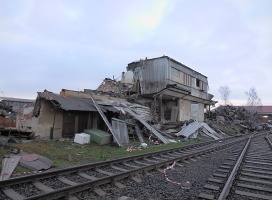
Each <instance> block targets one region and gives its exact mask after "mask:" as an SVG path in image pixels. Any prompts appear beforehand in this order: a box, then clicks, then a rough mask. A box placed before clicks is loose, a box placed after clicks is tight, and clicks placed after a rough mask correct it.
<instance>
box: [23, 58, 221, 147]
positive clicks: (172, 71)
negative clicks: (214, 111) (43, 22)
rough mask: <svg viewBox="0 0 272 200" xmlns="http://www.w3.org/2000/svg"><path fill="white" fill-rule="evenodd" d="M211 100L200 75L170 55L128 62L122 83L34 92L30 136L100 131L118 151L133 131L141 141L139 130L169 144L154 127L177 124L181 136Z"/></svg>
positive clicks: (52, 136)
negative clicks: (74, 89) (77, 89)
mask: <svg viewBox="0 0 272 200" xmlns="http://www.w3.org/2000/svg"><path fill="white" fill-rule="evenodd" d="M212 98H213V95H211V94H209V93H208V78H207V77H206V76H204V75H202V74H201V73H199V72H197V71H195V70H193V69H191V68H189V67H187V66H185V65H183V64H182V63H180V62H178V61H176V60H174V59H172V58H170V57H168V56H162V57H159V58H153V59H145V60H140V61H135V62H132V63H129V64H128V66H127V72H123V73H122V80H121V81H117V80H112V79H110V78H106V79H104V81H103V83H102V84H101V85H100V86H99V87H98V88H97V89H96V90H90V89H85V90H84V91H72V90H66V89H63V90H62V91H61V92H60V94H56V93H52V92H49V91H46V90H45V91H44V92H38V96H37V99H36V102H35V106H34V109H33V111H32V115H33V116H34V117H35V118H36V119H35V121H34V124H33V125H32V131H33V132H34V133H35V134H36V135H38V136H40V137H41V138H61V137H63V138H66V137H70V138H72V137H74V136H75V134H76V133H81V132H84V131H85V130H87V129H99V130H103V131H105V132H111V134H112V136H113V140H114V141H116V142H117V143H118V144H119V146H121V145H122V143H128V141H129V140H128V137H129V132H130V131H129V130H127V127H130V126H132V127H133V128H134V129H135V132H136V133H137V137H138V138H139V139H140V138H141V134H142V133H141V130H140V129H139V128H140V127H141V128H142V129H143V128H144V130H147V131H148V132H149V133H150V134H152V135H153V136H154V137H156V138H157V139H158V140H160V141H161V142H163V143H168V142H169V140H168V139H167V138H169V137H168V136H169V135H167V133H166V132H163V131H162V130H161V128H156V125H163V124H165V123H167V122H172V123H176V125H177V126H179V128H178V129H179V130H176V132H179V131H180V129H181V126H182V125H183V123H181V122H186V121H189V120H193V121H197V122H200V123H201V122H204V108H206V107H209V106H211V105H214V104H215V103H216V101H213V100H212ZM21 116H23V115H21ZM25 116H27V115H25ZM18 122H20V121H18ZM21 122H23V119H22V120H21ZM24 122H25V121H24ZM32 123H33V122H32ZM124 125H125V126H124ZM139 125H140V126H139ZM160 127H162V126H160ZM165 127H166V126H164V128H165ZM139 130H140V131H139ZM121 132H122V133H121ZM123 132H125V135H126V137H123V138H122V136H123V134H124V133H123ZM165 136H167V137H165Z"/></svg>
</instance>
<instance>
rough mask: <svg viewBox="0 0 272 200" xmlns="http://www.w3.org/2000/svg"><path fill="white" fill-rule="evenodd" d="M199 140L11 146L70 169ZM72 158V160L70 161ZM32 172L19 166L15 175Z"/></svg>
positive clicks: (59, 142) (57, 166)
mask: <svg viewBox="0 0 272 200" xmlns="http://www.w3.org/2000/svg"><path fill="white" fill-rule="evenodd" d="M197 142H198V140H188V141H187V142H178V143H169V144H163V145H154V144H151V143H148V148H144V149H143V148H138V147H139V146H140V143H139V142H134V143H130V144H129V145H125V146H124V147H117V146H114V145H98V144H95V143H91V144H84V145H80V144H76V143H74V142H72V141H37V142H31V143H18V144H10V146H14V147H17V148H20V149H21V150H23V151H24V152H27V153H36V154H39V155H43V156H45V157H47V158H49V159H51V160H52V161H54V166H55V167H56V168H60V167H68V166H71V165H80V164H87V163H92V162H97V161H104V160H107V159H116V158H122V157H129V156H134V155H140V154H144V153H150V152H155V151H160V150H165V149H171V148H175V147H181V146H185V145H189V144H194V143H197ZM131 147H132V149H133V151H132V152H127V151H126V150H127V148H131ZM6 154H9V152H1V154H0V155H1V156H4V155H6ZM69 158H70V159H69ZM25 171H31V170H29V169H26V168H24V167H21V166H19V165H18V166H17V167H16V169H15V171H14V173H21V172H25Z"/></svg>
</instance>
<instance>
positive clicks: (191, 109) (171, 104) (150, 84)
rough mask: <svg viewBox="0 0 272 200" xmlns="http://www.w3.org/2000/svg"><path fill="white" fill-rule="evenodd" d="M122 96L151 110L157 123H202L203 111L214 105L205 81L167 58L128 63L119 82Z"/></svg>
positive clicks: (200, 75) (206, 80)
mask: <svg viewBox="0 0 272 200" xmlns="http://www.w3.org/2000/svg"><path fill="white" fill-rule="evenodd" d="M121 83H122V86H123V88H125V90H124V92H123V93H124V94H125V95H126V96H128V98H129V97H131V96H132V97H133V98H135V97H136V99H137V100H138V101H139V102H141V103H142V104H143V105H145V106H147V107H149V108H151V110H152V114H153V116H154V117H155V119H156V120H157V122H159V123H160V122H165V121H172V122H176V121H185V120H190V119H193V120H196V121H200V122H202V121H204V108H206V106H211V105H215V103H217V102H216V101H213V100H212V98H213V95H211V94H209V93H208V87H209V86H208V78H207V77H206V76H204V75H203V74H201V73H199V72H197V71H195V70H193V69H191V68H189V67H187V66H185V65H184V64H182V63H180V62H178V61H176V60H174V59H172V58H170V57H168V56H162V57H159V58H153V59H144V60H140V61H136V62H132V63H129V64H128V66H127V72H126V73H123V76H122V80H121Z"/></svg>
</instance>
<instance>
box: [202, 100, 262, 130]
mask: <svg viewBox="0 0 272 200" xmlns="http://www.w3.org/2000/svg"><path fill="white" fill-rule="evenodd" d="M206 118H207V119H209V120H210V121H213V122H214V121H216V122H217V123H222V124H227V123H233V124H238V125H240V126H241V127H243V128H246V129H248V130H251V131H254V130H258V129H259V124H260V117H259V116H258V115H256V114H255V113H251V112H249V111H248V110H246V109H245V108H243V107H239V106H230V105H227V106H219V107H218V108H216V109H214V110H212V111H210V112H207V113H206Z"/></svg>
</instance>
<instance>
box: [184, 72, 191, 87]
mask: <svg viewBox="0 0 272 200" xmlns="http://www.w3.org/2000/svg"><path fill="white" fill-rule="evenodd" d="M184 85H186V86H189V87H191V86H192V77H191V76H190V75H189V74H185V73H184Z"/></svg>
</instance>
